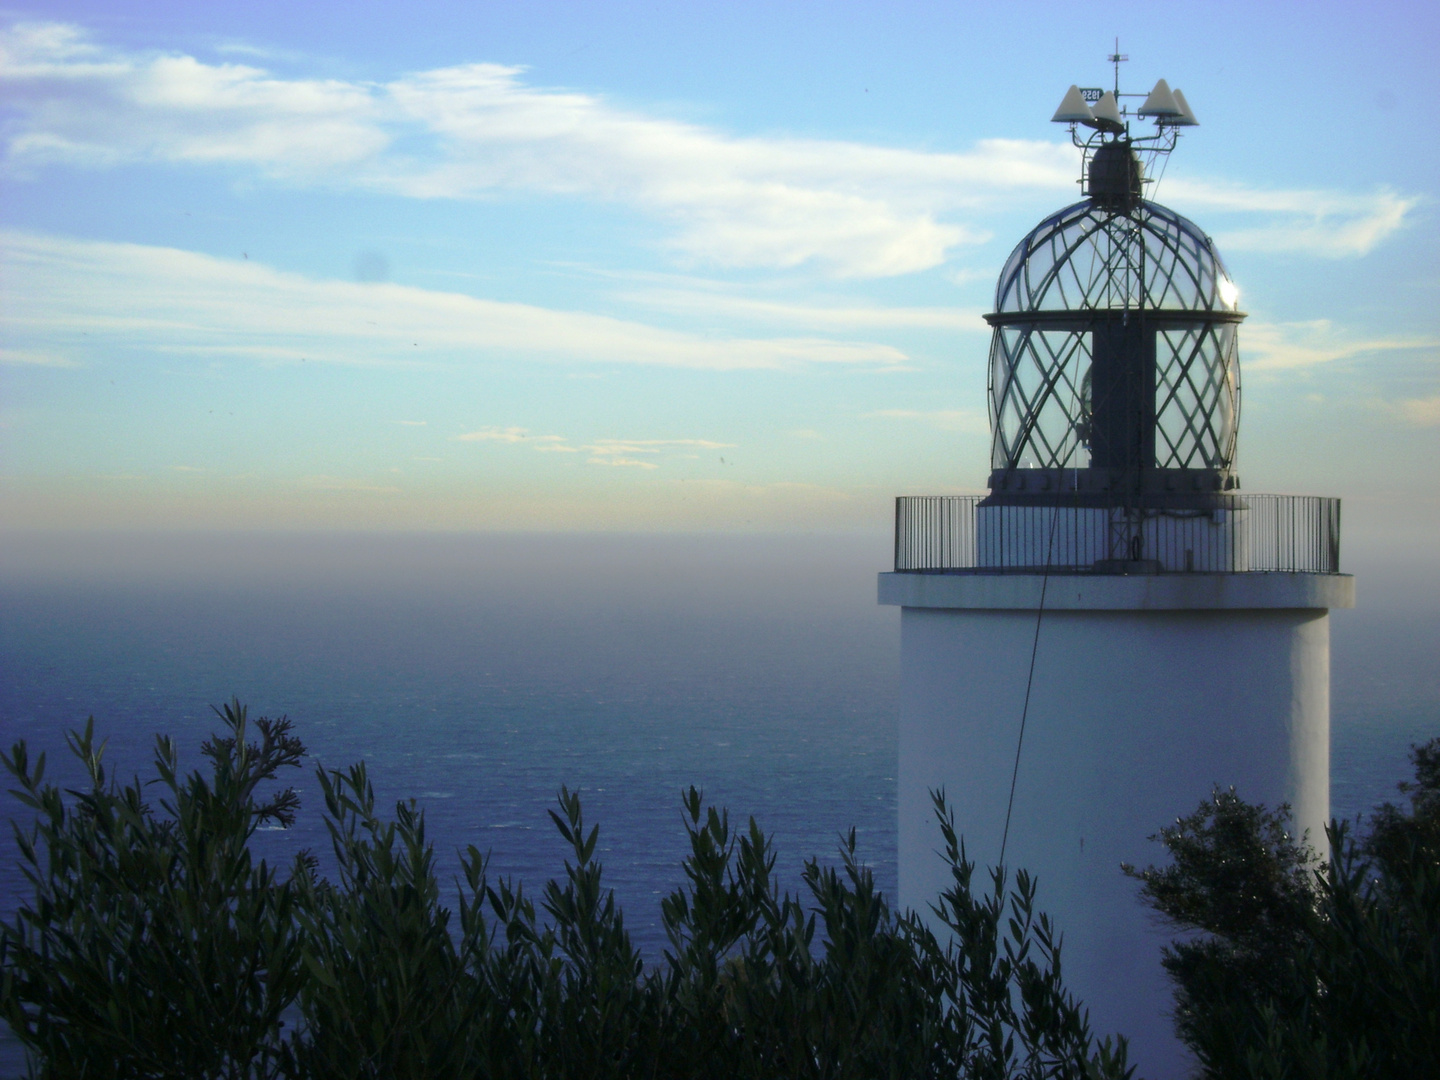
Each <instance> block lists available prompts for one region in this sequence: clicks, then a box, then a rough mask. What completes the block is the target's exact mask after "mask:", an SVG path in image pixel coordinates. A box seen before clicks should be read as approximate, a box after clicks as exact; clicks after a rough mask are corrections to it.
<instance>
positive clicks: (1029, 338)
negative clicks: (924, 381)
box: [986, 138, 1245, 507]
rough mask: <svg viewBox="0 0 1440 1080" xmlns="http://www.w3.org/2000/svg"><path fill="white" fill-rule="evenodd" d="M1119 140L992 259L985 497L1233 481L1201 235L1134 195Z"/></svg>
mask: <svg viewBox="0 0 1440 1080" xmlns="http://www.w3.org/2000/svg"><path fill="white" fill-rule="evenodd" d="M1143 183H1144V180H1143V176H1142V174H1141V168H1140V162H1139V159H1138V158H1137V156H1136V154H1135V152H1134V149H1133V148H1132V146H1131V144H1130V142H1129V141H1128V140H1127V139H1124V138H1117V139H1115V140H1113V141H1110V142H1106V143H1104V144H1102V145H1101V146H1100V147H1099V148H1098V150H1097V151H1096V152H1095V154H1094V156H1093V157H1092V158H1091V159H1090V161H1089V168H1088V169H1087V173H1086V194H1087V196H1088V197H1087V198H1086V199H1085V200H1084V201H1083V202H1079V203H1076V204H1075V205H1073V206H1068V207H1066V208H1065V209H1063V210H1060V211H1059V212H1057V213H1055V214H1052V215H1051V216H1049V217H1048V218H1046V219H1045V220H1044V221H1042V222H1040V224H1039V225H1037V226H1036V227H1035V228H1034V229H1032V230H1031V231H1030V233H1029V234H1028V235H1027V236H1026V237H1025V238H1024V239H1023V240H1021V241H1020V243H1019V245H1018V246H1017V247H1016V248H1015V250H1014V252H1013V253H1012V254H1011V256H1010V258H1009V260H1008V261H1007V262H1006V263H1005V268H1004V270H1003V271H1002V272H1001V274H1000V280H999V283H998V285H997V286H996V290H995V310H994V312H993V313H991V314H990V315H987V316H986V320H987V321H988V322H989V323H990V325H991V326H992V327H993V328H994V329H993V337H992V341H991V347H990V386H989V401H990V424H991V434H992V444H991V469H992V470H993V471H992V472H991V475H990V488H991V492H992V495H991V500H992V501H995V502H1010V501H1012V500H1014V501H1021V502H1033V501H1041V502H1053V501H1056V500H1057V499H1063V501H1065V502H1067V503H1069V502H1074V501H1077V500H1078V501H1080V502H1082V503H1084V504H1087V505H1096V506H1102V505H1112V506H1118V505H1150V506H1157V507H1158V506H1175V507H1181V506H1186V505H1196V506H1204V505H1214V504H1215V502H1216V496H1217V495H1218V494H1220V493H1224V492H1228V491H1233V490H1234V489H1235V488H1237V487H1238V486H1239V479H1238V477H1237V476H1236V475H1235V472H1234V466H1235V442H1236V434H1237V427H1238V423H1239V417H1240V363H1239V350H1238V346H1237V342H1236V330H1237V328H1238V325H1239V323H1240V321H1241V320H1242V319H1243V318H1244V317H1245V316H1244V314H1243V313H1242V312H1241V311H1239V310H1238V308H1237V306H1236V301H1237V299H1238V292H1237V290H1236V288H1235V286H1234V285H1233V284H1232V282H1231V281H1230V278H1229V276H1228V275H1227V274H1226V271H1225V266H1224V264H1223V263H1222V262H1221V260H1220V255H1219V253H1218V252H1217V251H1216V250H1215V245H1214V243H1213V242H1212V241H1211V240H1210V238H1209V237H1207V236H1206V235H1205V234H1204V232H1202V231H1201V230H1200V229H1199V228H1198V227H1197V226H1196V225H1195V224H1194V223H1193V222H1191V221H1188V220H1187V219H1185V218H1183V217H1181V216H1180V215H1179V214H1176V213H1175V212H1174V211H1172V210H1169V209H1167V208H1165V207H1163V206H1160V205H1159V204H1158V203H1153V202H1149V201H1146V200H1145V199H1144V198H1143V197H1142V194H1141V192H1142V185H1143Z"/></svg>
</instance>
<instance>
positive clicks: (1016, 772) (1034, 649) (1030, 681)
mask: <svg viewBox="0 0 1440 1080" xmlns="http://www.w3.org/2000/svg"><path fill="white" fill-rule="evenodd" d="M1060 509H1061V508H1060V507H1059V506H1058V505H1057V506H1055V507H1053V508H1052V511H1053V512H1052V513H1051V515H1050V537H1049V539H1048V540H1046V541H1045V572H1044V576H1042V577H1041V579H1040V606H1039V607H1038V608H1037V609H1036V611H1035V638H1034V640H1033V641H1031V642H1030V671H1029V673H1028V674H1027V675H1026V676H1025V704H1024V706H1023V707H1022V708H1021V709H1020V737H1019V738H1018V739H1016V740H1015V767H1014V768H1013V769H1011V770H1010V800H1009V801H1008V802H1007V803H1006V804H1005V831H1004V833H1003V834H1002V835H1001V837H1000V865H1001V866H1004V865H1005V847H1006V845H1007V844H1008V843H1009V841H1010V815H1011V813H1012V812H1013V811H1014V809H1015V783H1016V781H1017V780H1018V779H1019V778H1020V750H1021V748H1022V747H1024V745H1025V721H1026V720H1027V719H1029V717H1030V688H1031V687H1032V686H1033V685H1034V684H1035V656H1036V654H1037V653H1038V652H1039V651H1040V620H1041V619H1042V618H1044V616H1045V593H1046V591H1047V590H1048V589H1049V587H1050V554H1051V552H1052V550H1053V549H1054V547H1055V525H1056V524H1057V523H1058V522H1059V520H1060Z"/></svg>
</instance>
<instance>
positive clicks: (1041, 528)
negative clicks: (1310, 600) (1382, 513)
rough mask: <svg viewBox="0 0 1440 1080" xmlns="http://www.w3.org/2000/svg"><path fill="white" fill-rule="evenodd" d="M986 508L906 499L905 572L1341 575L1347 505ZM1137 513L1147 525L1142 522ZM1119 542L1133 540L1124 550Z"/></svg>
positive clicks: (1255, 500) (1260, 501) (1252, 502)
mask: <svg viewBox="0 0 1440 1080" xmlns="http://www.w3.org/2000/svg"><path fill="white" fill-rule="evenodd" d="M983 501H984V499H983V497H982V496H979V495H915V496H901V497H900V498H897V499H896V500H895V569H896V570H897V571H901V572H932V573H933V572H951V573H1006V572H1010V573H1040V572H1046V571H1048V572H1050V573H1106V572H1112V573H1113V572H1123V570H1120V569H1117V566H1116V564H1117V563H1121V562H1124V561H1125V560H1126V559H1127V558H1128V557H1129V556H1132V555H1134V556H1138V557H1139V558H1143V559H1144V560H1146V561H1147V562H1148V563H1150V564H1151V568H1152V569H1158V570H1159V571H1160V572H1166V573H1187V572H1191V573H1201V572H1204V573H1276V572H1278V573H1303V574H1338V573H1339V572H1340V500H1339V499H1329V498H1322V497H1319V496H1313V495H1234V496H1230V497H1229V498H1228V499H1227V503H1228V506H1226V507H1224V508H1217V509H1213V510H1208V511H1199V512H1196V511H1166V510H1144V511H1137V510H1127V509H1125V508H1120V507H1116V508H1108V509H1098V510H1097V509H1096V508H1094V507H1087V506H994V507H982V505H981V504H982V502H983ZM987 514H988V516H987ZM1107 515H1108V516H1107ZM1125 515H1129V516H1130V517H1129V518H1126V519H1124V520H1122V518H1124V516H1125ZM1136 515H1140V516H1142V517H1143V520H1141V521H1138V522H1137V521H1136V520H1133V519H1134V517H1135V516H1136ZM1116 525H1121V526H1123V528H1120V529H1117V528H1116V527H1115V526H1116ZM1137 526H1138V527H1137ZM1136 535H1142V536H1144V537H1145V538H1146V540H1145V546H1144V547H1143V548H1142V549H1140V550H1135V551H1131V550H1127V549H1126V548H1125V547H1124V545H1128V544H1130V543H1133V542H1134V538H1135V536H1136ZM1117 536H1122V537H1124V538H1125V540H1124V545H1122V548H1121V549H1117V548H1116V546H1115V544H1116V537H1117ZM1136 561H1138V559H1137V560H1136Z"/></svg>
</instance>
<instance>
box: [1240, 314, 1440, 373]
mask: <svg viewBox="0 0 1440 1080" xmlns="http://www.w3.org/2000/svg"><path fill="white" fill-rule="evenodd" d="M1434 348H1440V338H1421V337H1381V338H1377V337H1360V338H1357V337H1355V336H1353V334H1351V333H1349V332H1347V331H1345V330H1344V329H1342V328H1340V327H1337V326H1335V325H1334V324H1333V323H1332V322H1331V321H1330V320H1329V319H1313V320H1310V321H1307V322H1284V323H1267V322H1248V321H1247V322H1246V324H1245V326H1244V328H1243V329H1242V331H1241V337H1240V349H1241V369H1242V370H1243V371H1285V370H1300V369H1305V368H1312V367H1315V366H1317V365H1320V364H1332V363H1335V362H1337V361H1341V360H1351V359H1356V358H1359V357H1362V356H1366V355H1370V354H1375V353H1385V352H1397V351H1407V350H1417V349H1434Z"/></svg>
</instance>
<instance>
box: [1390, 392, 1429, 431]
mask: <svg viewBox="0 0 1440 1080" xmlns="http://www.w3.org/2000/svg"><path fill="white" fill-rule="evenodd" d="M1394 411H1395V414H1396V415H1397V416H1399V417H1400V419H1401V420H1403V421H1405V423H1407V424H1413V425H1414V426H1415V427H1436V426H1440V394H1437V395H1436V396H1434V397H1428V398H1408V399H1406V400H1404V401H1397V402H1395V404H1394Z"/></svg>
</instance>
